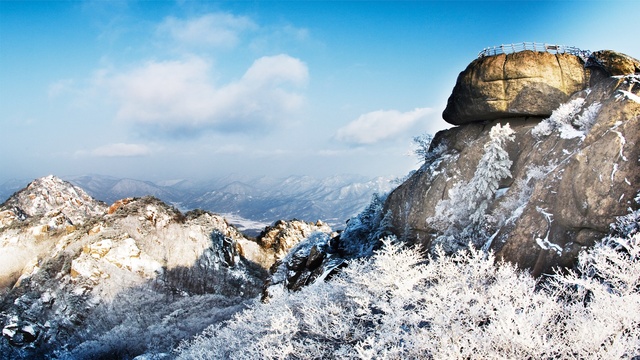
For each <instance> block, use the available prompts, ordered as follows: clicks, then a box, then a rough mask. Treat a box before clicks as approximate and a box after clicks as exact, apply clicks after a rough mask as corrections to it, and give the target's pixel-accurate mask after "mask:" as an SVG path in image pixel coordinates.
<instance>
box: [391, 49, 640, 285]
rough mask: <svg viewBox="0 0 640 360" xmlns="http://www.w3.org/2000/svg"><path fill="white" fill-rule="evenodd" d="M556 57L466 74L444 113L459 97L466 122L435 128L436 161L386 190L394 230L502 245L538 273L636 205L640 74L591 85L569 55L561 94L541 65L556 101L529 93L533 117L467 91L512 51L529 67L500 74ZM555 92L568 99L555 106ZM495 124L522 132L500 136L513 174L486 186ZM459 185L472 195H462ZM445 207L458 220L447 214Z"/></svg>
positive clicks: (573, 253) (570, 259)
mask: <svg viewBox="0 0 640 360" xmlns="http://www.w3.org/2000/svg"><path fill="white" fill-rule="evenodd" d="M556 56H557V55H551V54H544V53H531V52H524V53H522V54H511V55H506V56H505V55H500V56H496V57H491V58H483V59H479V60H476V61H474V62H473V63H472V64H471V65H469V67H468V68H467V69H466V70H465V71H464V72H463V73H462V74H461V75H460V77H459V78H458V83H457V84H456V87H455V88H454V94H452V96H451V98H452V99H454V100H451V99H450V102H449V106H448V107H447V110H446V111H445V117H446V115H447V113H449V114H451V109H450V108H451V106H454V108H456V109H457V110H455V111H456V112H457V113H458V114H466V115H465V116H466V117H464V119H465V121H466V122H468V124H465V125H462V126H459V127H454V128H452V129H448V130H445V131H442V132H440V133H438V134H437V135H436V137H435V138H434V141H433V142H432V144H431V153H432V154H431V155H432V156H431V157H430V158H429V160H427V162H426V163H425V164H424V165H423V166H422V167H421V169H420V170H419V171H417V172H416V173H415V174H414V175H413V176H412V177H411V178H409V179H408V180H407V181H406V182H405V183H404V184H402V185H401V186H400V187H398V188H397V189H396V190H395V191H393V192H392V193H391V194H390V195H389V197H388V200H387V202H386V204H385V209H386V210H390V211H391V214H392V218H393V220H392V222H393V228H394V232H395V233H396V235H398V236H399V237H402V238H405V239H407V240H408V241H410V242H415V243H420V244H423V245H425V246H426V247H427V248H433V246H435V245H436V244H441V245H443V246H444V247H445V249H447V250H448V251H455V250H456V249H458V248H460V247H464V246H466V245H467V244H468V242H469V241H471V242H473V243H474V245H476V246H478V247H484V248H486V249H492V250H494V251H495V252H496V254H497V255H498V258H503V259H505V260H507V261H511V262H515V263H517V264H518V265H519V266H521V267H523V268H529V269H532V270H533V272H534V274H540V273H543V272H549V271H551V269H552V267H554V266H557V265H561V266H570V265H572V264H573V263H574V261H575V259H576V257H577V255H578V253H579V251H580V250H581V249H583V248H585V247H587V246H591V245H592V244H593V243H594V241H595V240H597V239H599V238H601V237H602V236H603V235H604V234H605V233H607V232H608V230H609V224H611V223H612V222H613V221H614V218H615V217H616V216H620V215H623V214H625V212H626V211H627V209H628V208H629V207H637V205H638V204H637V202H636V201H635V200H634V197H635V196H636V194H637V192H638V189H639V185H640V169H639V168H638V159H639V158H640V153H639V151H640V147H639V141H640V133H639V131H638V126H639V124H638V122H639V121H640V97H639V96H638V94H640V76H639V75H638V74H628V75H625V76H621V75H618V76H613V77H611V76H602V77H600V78H599V80H598V81H596V82H595V83H594V84H592V86H590V87H588V88H585V89H582V88H583V87H584V83H585V82H586V83H588V82H589V79H588V78H586V79H585V78H584V77H583V75H581V74H582V73H583V72H582V70H580V69H579V67H581V66H582V65H581V63H580V61H579V59H578V58H575V59H569V58H568V57H570V56H572V55H563V56H561V57H563V58H565V59H564V61H565V62H566V63H570V64H573V65H572V66H571V69H572V70H570V71H565V70H566V68H562V69H563V71H562V74H568V73H572V74H576V76H575V77H573V79H574V80H572V81H567V80H566V77H561V78H564V79H565V80H564V84H565V87H564V88H563V89H562V91H560V92H558V89H559V88H558V87H557V86H556V85H558V84H557V82H558V81H559V79H561V78H558V77H556V76H555V75H549V76H551V78H550V79H549V84H545V81H546V79H547V78H546V77H545V76H544V75H541V76H540V78H539V79H538V80H536V82H535V84H534V87H535V88H536V89H538V90H539V91H541V92H543V95H544V96H541V98H546V99H549V100H550V101H548V104H547V105H546V106H547V109H550V110H544V111H540V106H539V105H540V102H536V101H532V102H529V104H531V108H530V109H528V108H527V106H526V104H527V102H524V103H519V104H520V105H518V106H520V108H519V109H520V110H518V111H515V112H517V113H518V114H519V115H523V114H526V115H527V116H529V115H531V116H533V115H535V116H536V117H527V116H512V117H505V116H506V115H507V114H509V113H511V112H512V111H511V110H509V109H513V105H510V104H512V103H509V104H508V102H506V101H505V102H498V103H496V102H493V101H486V104H482V103H481V101H480V100H479V99H480V98H479V97H469V96H467V95H464V94H465V91H466V90H462V93H463V95H461V94H459V93H458V92H459V91H460V89H461V88H464V87H466V86H468V84H469V82H468V79H469V74H478V73H482V72H483V71H486V70H487V68H490V66H488V65H487V64H488V63H493V62H498V63H504V62H505V59H506V60H507V63H510V64H509V66H508V67H511V68H513V69H517V68H520V67H521V68H523V69H524V70H523V71H516V70H514V71H512V72H511V73H510V74H512V75H509V76H513V77H514V78H513V79H510V78H502V80H500V81H498V82H497V83H499V84H503V83H506V84H509V83H511V82H514V81H515V82H516V83H517V82H520V81H522V80H521V77H520V75H519V74H522V73H524V72H527V71H529V70H530V68H531V64H530V62H531V61H533V64H534V65H533V66H534V67H535V68H537V69H538V70H536V71H537V72H538V73H540V74H543V73H544V72H545V71H546V70H545V69H544V67H545V66H548V67H550V68H551V69H548V73H549V74H554V72H556V69H557V64H558V62H552V61H549V60H548V59H550V58H555V57H556ZM538 57H539V59H538V60H536V58H538ZM559 58H560V57H558V59H559ZM532 59H533V60H532ZM541 64H547V65H544V66H543V65H541ZM504 68H505V69H506V68H507V66H504ZM579 70H580V71H579ZM505 74H507V73H505V72H501V75H500V76H504V75H505ZM563 76H565V75H563ZM472 78H473V76H472ZM476 78H477V76H476ZM528 81H529V80H526V81H525V82H528ZM530 84H531V83H530ZM567 84H569V86H567ZM482 87H483V86H480V85H479V88H482ZM499 87H500V89H499V90H498V92H503V87H502V85H500V86H499ZM508 87H509V86H508ZM551 88H553V89H551ZM523 89H526V86H525V87H524V88H523ZM530 89H532V88H531V87H530ZM545 89H551V90H549V91H546V90H545ZM523 91H528V90H523ZM545 91H546V92H545ZM551 100H553V102H555V103H557V104H561V105H560V106H555V108H550V107H551V106H552V104H551V103H552V101H551ZM452 104H453V105H452ZM496 104H502V105H500V106H498V105H496ZM504 106H507V108H506V110H505V108H504ZM529 110H530V111H529ZM551 110H554V111H552V112H551ZM545 111H549V114H550V115H551V116H550V117H549V118H547V119H545V120H542V119H541V118H539V117H538V116H540V115H542V114H544V113H545ZM474 116H478V118H475V119H474ZM476 120H483V121H476ZM457 122H458V123H460V121H457ZM496 124H502V125H505V124H509V125H510V128H511V129H512V130H513V135H512V137H513V140H512V141H505V142H504V146H503V148H504V150H505V151H506V153H507V154H508V160H510V161H511V162H512V163H508V162H507V161H503V164H507V165H508V166H507V167H508V170H509V171H510V173H511V176H505V177H502V178H496V184H495V187H493V188H492V187H491V186H490V185H488V187H486V188H483V189H479V188H478V186H479V185H478V184H483V178H482V176H480V175H481V174H485V173H483V170H482V169H479V166H485V167H486V165H487V162H486V160H482V159H487V157H486V155H485V154H487V152H488V150H487V147H488V144H489V143H490V142H491V137H490V134H491V132H490V130H491V129H492V128H493V127H495V126H496ZM482 161H484V162H482ZM495 161H497V160H495ZM479 164H481V165H479ZM484 177H485V178H487V177H488V178H491V175H490V174H489V175H488V176H487V175H484ZM485 182H486V181H485ZM485 185H486V184H485ZM460 191H466V192H467V194H465V195H459V194H458V195H456V194H455V193H456V192H458V193H459V192H460ZM482 191H484V192H482ZM478 193H481V194H480V195H478ZM474 199H475V200H474ZM469 207H470V209H468V208H469ZM459 209H462V210H459ZM465 211H466V212H465ZM443 212H444V213H446V214H448V216H450V217H451V218H449V219H446V218H442V213H443ZM439 213H440V215H439ZM460 214H471V216H474V218H473V219H474V220H473V221H471V220H468V219H462V218H456V216H458V217H461V216H466V215H460ZM461 224H462V225H461ZM447 226H449V227H451V226H460V227H461V228H463V229H464V232H465V234H464V236H457V235H456V236H449V235H447V234H446V232H447V230H446V229H447ZM445 235H447V236H445Z"/></svg>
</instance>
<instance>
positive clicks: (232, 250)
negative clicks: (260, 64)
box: [0, 176, 331, 358]
mask: <svg viewBox="0 0 640 360" xmlns="http://www.w3.org/2000/svg"><path fill="white" fill-rule="evenodd" d="M0 214H3V215H2V216H3V217H2V218H3V222H2V224H1V225H0V249H2V252H1V253H0V254H2V255H0V257H1V258H2V259H1V260H2V261H0V263H1V264H2V265H0V324H1V325H2V328H3V336H4V339H5V340H1V339H0V349H2V351H0V353H3V355H2V356H0V358H13V357H19V356H28V357H40V356H45V354H49V355H46V356H50V355H51V351H54V350H55V349H58V350H59V348H62V345H65V347H66V348H67V349H68V352H67V353H66V354H67V355H68V356H71V357H73V358H76V357H77V358H83V357H85V356H89V355H91V356H94V355H96V356H97V353H95V351H96V350H95V349H92V350H88V349H85V348H84V347H83V346H82V344H83V343H85V342H86V341H87V338H91V336H90V335H88V334H90V333H91V334H96V335H92V336H98V335H100V334H102V335H100V336H103V337H104V336H107V335H108V333H109V329H111V328H113V327H116V326H117V325H118V324H117V322H118V321H124V322H126V321H128V320H127V319H126V318H121V319H120V320H117V319H116V318H117V317H118V316H123V312H124V313H126V312H128V311H135V312H140V313H141V314H142V315H140V316H141V319H140V320H138V322H137V323H136V324H137V325H136V324H132V326H133V327H135V326H140V324H139V323H146V324H147V326H155V325H154V321H160V320H153V319H155V318H156V317H157V316H160V314H161V313H158V312H156V313H153V312H149V313H146V312H145V311H146V310H145V307H148V306H149V303H148V301H153V302H160V303H171V304H174V303H175V304H179V303H180V302H182V303H184V302H188V301H191V300H189V299H193V301H197V302H198V306H206V304H209V308H208V310H206V311H208V312H211V313H212V315H211V316H212V318H216V317H221V318H228V317H229V316H231V314H232V313H233V312H235V311H237V310H239V309H241V308H242V307H241V304H243V303H244V302H246V301H248V300H249V299H252V298H254V297H255V296H256V295H258V294H259V293H260V292H261V290H262V287H263V283H264V281H265V280H266V279H267V277H268V269H269V268H270V267H271V266H272V265H273V263H274V262H275V261H277V260H278V259H280V258H281V257H283V256H284V254H286V252H287V250H288V249H289V248H290V247H293V246H295V245H296V244H297V242H299V241H300V240H302V239H303V238H304V237H306V236H309V235H310V234H312V233H314V232H316V231H324V232H327V233H330V232H331V229H330V228H329V227H328V226H327V225H324V224H322V223H320V222H318V223H304V222H301V221H290V222H279V223H277V224H275V225H274V226H273V227H271V228H269V229H267V230H266V231H265V233H264V234H263V235H261V236H260V237H259V240H258V241H256V240H255V239H252V238H247V237H245V236H244V235H243V234H242V233H240V232H239V231H238V230H237V229H236V228H235V227H233V226H231V225H229V224H228V223H227V222H226V220H225V219H224V218H222V217H221V216H219V215H215V214H212V213H210V212H207V211H202V210H196V211H191V212H188V213H186V214H183V213H181V212H180V211H178V210H177V209H175V208H173V207H171V206H168V205H166V204H165V203H163V202H161V201H160V200H158V199H155V198H153V197H143V198H126V199H122V200H119V201H116V202H115V203H114V204H112V205H111V206H108V207H107V206H106V205H105V204H103V203H101V202H97V201H95V200H93V199H92V198H91V197H89V196H88V195H86V193H85V192H84V191H82V190H81V189H79V188H77V187H75V186H73V185H71V184H70V183H67V182H64V181H62V180H60V179H58V178H56V177H54V176H48V177H45V178H42V179H37V180H35V181H34V182H32V183H31V184H29V185H28V186H27V187H26V188H25V189H24V190H22V191H20V192H18V193H16V194H15V195H14V196H13V197H11V198H10V199H9V200H8V201H7V202H5V203H4V204H3V205H2V206H1V207H0ZM132 296H133V297H134V298H139V299H141V300H140V302H139V303H134V304H132V303H131V300H130V299H131V297H132ZM123 301H124V303H122V302H123ZM116 303H122V304H121V308H118V309H116V310H113V309H112V307H113V306H115V305H114V304H116ZM183 305H184V304H183ZM176 306H178V305H176ZM109 309H111V310H109ZM163 309H165V308H163ZM174 310H175V311H177V309H174ZM105 311H115V312H116V314H117V315H116V314H114V315H113V316H112V317H111V318H109V319H111V320H109V321H106V320H104V319H105V318H104V316H105V315H104V312H105ZM158 311H160V310H158ZM164 311H168V310H166V309H165V310H164ZM206 311H205V312H206ZM165 315H166V316H168V314H165ZM114 317H116V318H114ZM105 321H106V322H105ZM182 321H185V323H191V324H192V326H191V328H189V330H188V331H186V332H185V333H183V334H182V335H181V336H182V338H185V337H187V336H190V334H191V335H193V334H195V333H197V332H198V331H201V330H202V329H203V328H204V326H206V325H207V324H209V322H208V321H209V320H204V319H202V318H200V317H199V316H198V314H191V315H189V316H185V317H184V318H183V319H182ZM158 331H159V332H162V331H163V330H158ZM105 332H106V333H105ZM103 333H104V334H103ZM96 340H97V339H96ZM3 341H6V342H3ZM101 341H107V340H105V339H103V340H101ZM132 341H133V340H132ZM136 341H138V342H140V344H145V343H144V341H146V340H144V339H142V340H141V339H138V340H136ZM175 341H179V339H178V340H176V339H174V342H173V343H167V344H165V345H164V347H166V348H167V349H170V347H171V346H173V345H175ZM140 344H138V345H136V346H138V347H140V346H142V345H140ZM147 345H148V344H147ZM131 346H134V344H133V343H132V344H131ZM145 346H146V345H145ZM143 347H144V346H143ZM144 351H145V349H144V348H140V353H142V352H144ZM5 354H6V355H5ZM7 356H8V357H7Z"/></svg>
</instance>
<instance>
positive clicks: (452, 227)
mask: <svg viewBox="0 0 640 360" xmlns="http://www.w3.org/2000/svg"><path fill="white" fill-rule="evenodd" d="M513 134H514V132H513V130H512V129H511V127H510V126H509V124H506V125H505V126H502V125H500V124H496V125H495V126H493V127H492V128H491V131H490V133H489V141H488V142H487V143H486V144H485V146H484V154H483V155H482V158H481V159H480V161H479V163H478V166H477V168H476V171H475V173H474V175H473V178H472V179H471V180H470V181H469V182H464V181H463V182H460V183H458V184H456V185H455V186H454V187H453V188H452V189H451V190H449V198H448V199H444V200H441V201H440V202H439V203H438V204H437V206H436V209H435V213H436V215H435V216H433V217H432V218H429V219H427V221H428V223H429V225H430V226H431V227H433V228H434V229H436V230H438V231H439V232H440V236H439V237H438V238H437V239H436V243H440V244H442V245H443V246H444V247H445V250H446V252H453V251H455V250H456V249H458V248H460V247H464V246H466V245H467V244H468V243H469V242H472V243H475V244H476V245H480V242H481V241H482V240H483V239H484V237H485V235H486V234H485V228H484V227H485V225H486V223H485V215H486V211H487V208H488V207H489V204H490V202H491V201H492V199H493V197H494V195H495V193H496V191H497V190H498V187H499V185H500V182H501V181H502V180H503V179H505V178H508V177H510V176H511V170H510V168H511V164H512V161H511V160H510V159H509V154H508V153H507V151H506V150H505V149H504V146H505V143H506V142H507V141H512V140H513V138H514V135H513Z"/></svg>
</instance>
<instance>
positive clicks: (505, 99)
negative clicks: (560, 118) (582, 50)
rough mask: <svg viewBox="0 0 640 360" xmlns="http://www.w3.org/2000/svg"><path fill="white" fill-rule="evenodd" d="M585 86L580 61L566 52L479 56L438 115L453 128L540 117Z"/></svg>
mask: <svg viewBox="0 0 640 360" xmlns="http://www.w3.org/2000/svg"><path fill="white" fill-rule="evenodd" d="M587 83H588V76H587V74H586V73H585V69H584V62H583V60H582V59H581V58H580V57H578V56H576V55H572V54H551V53H547V52H535V51H528V50H527V51H521V52H517V53H512V54H499V55H495V56H486V57H480V58H478V59H476V60H474V61H473V62H471V64H469V66H467V68H466V69H465V70H464V71H463V72H461V73H460V75H459V76H458V80H457V82H456V85H455V87H454V89H453V93H452V94H451V96H450V97H449V101H448V103H447V107H446V109H445V110H444V112H443V114H442V117H443V118H444V120H445V121H447V122H448V123H450V124H453V125H462V124H468V123H472V122H482V121H488V120H489V121H490V120H496V119H501V118H513V117H527V116H534V117H546V116H549V115H551V112H552V111H553V110H554V109H556V108H557V107H558V105H560V104H561V103H563V102H565V101H567V99H569V96H571V94H573V93H574V92H576V91H580V90H582V89H584V88H585V86H586V84H587Z"/></svg>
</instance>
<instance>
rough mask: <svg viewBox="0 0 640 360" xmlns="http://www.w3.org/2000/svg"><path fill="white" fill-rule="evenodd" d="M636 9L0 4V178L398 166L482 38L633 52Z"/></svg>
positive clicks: (469, 4) (434, 123) (439, 125)
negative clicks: (414, 137) (48, 175)
mask: <svg viewBox="0 0 640 360" xmlns="http://www.w3.org/2000/svg"><path fill="white" fill-rule="evenodd" d="M639 4H640V2H638V1H552V2H545V1H511V2H486V1H403V2H402V1H396V2H384V1H375V2H367V1H352V2H339V1H299V2H293V1H290V2H276V1H228V2H199V1H186V0H185V1H83V2H79V1H64V2H55V1H33V2H32V1H20V2H9V1H0V129H1V130H0V153H1V154H2V155H1V156H0V169H1V170H0V182H3V181H5V180H7V179H11V178H35V177H39V176H44V175H47V174H56V175H59V176H65V175H81V174H88V173H94V174H104V175H112V176H117V177H131V178H137V179H148V180H167V179H179V178H189V179H196V180H197V179H206V178H211V177H217V176H224V175H227V174H230V173H236V174H242V175H270V176H286V175H294V174H295V175H312V176H329V175H334V174H346V173H349V174H362V175H366V176H371V177H373V176H378V175H384V176H402V175H404V174H406V173H407V172H408V171H410V170H411V169H414V168H416V167H417V166H418V164H417V160H416V158H415V157H411V156H409V155H407V154H408V153H410V151H411V148H410V145H411V139H412V137H413V136H415V135H418V134H421V133H424V132H429V133H435V132H436V131H438V130H440V129H443V128H446V127H447V125H446V124H445V123H444V122H443V121H442V120H441V113H442V110H443V109H444V106H445V104H446V100H447V98H448V96H449V95H450V93H451V90H452V88H453V86H454V84H455V79H456V76H457V75H458V73H459V72H460V71H462V70H463V69H464V68H465V67H466V66H467V64H468V63H469V62H471V61H472V60H473V59H474V58H475V57H476V56H477V54H478V52H479V51H480V50H482V49H483V48H484V47H488V46H493V45H500V44H503V43H511V42H522V41H536V42H547V43H556V44H563V45H572V46H577V47H579V48H582V49H590V50H600V49H613V50H617V51H620V52H623V53H626V54H628V55H631V56H633V57H636V58H640V43H639V42H638V40H637V33H638V31H637V24H636V21H634V16H635V17H637V16H636V15H635V14H638V13H640V5H639Z"/></svg>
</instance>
